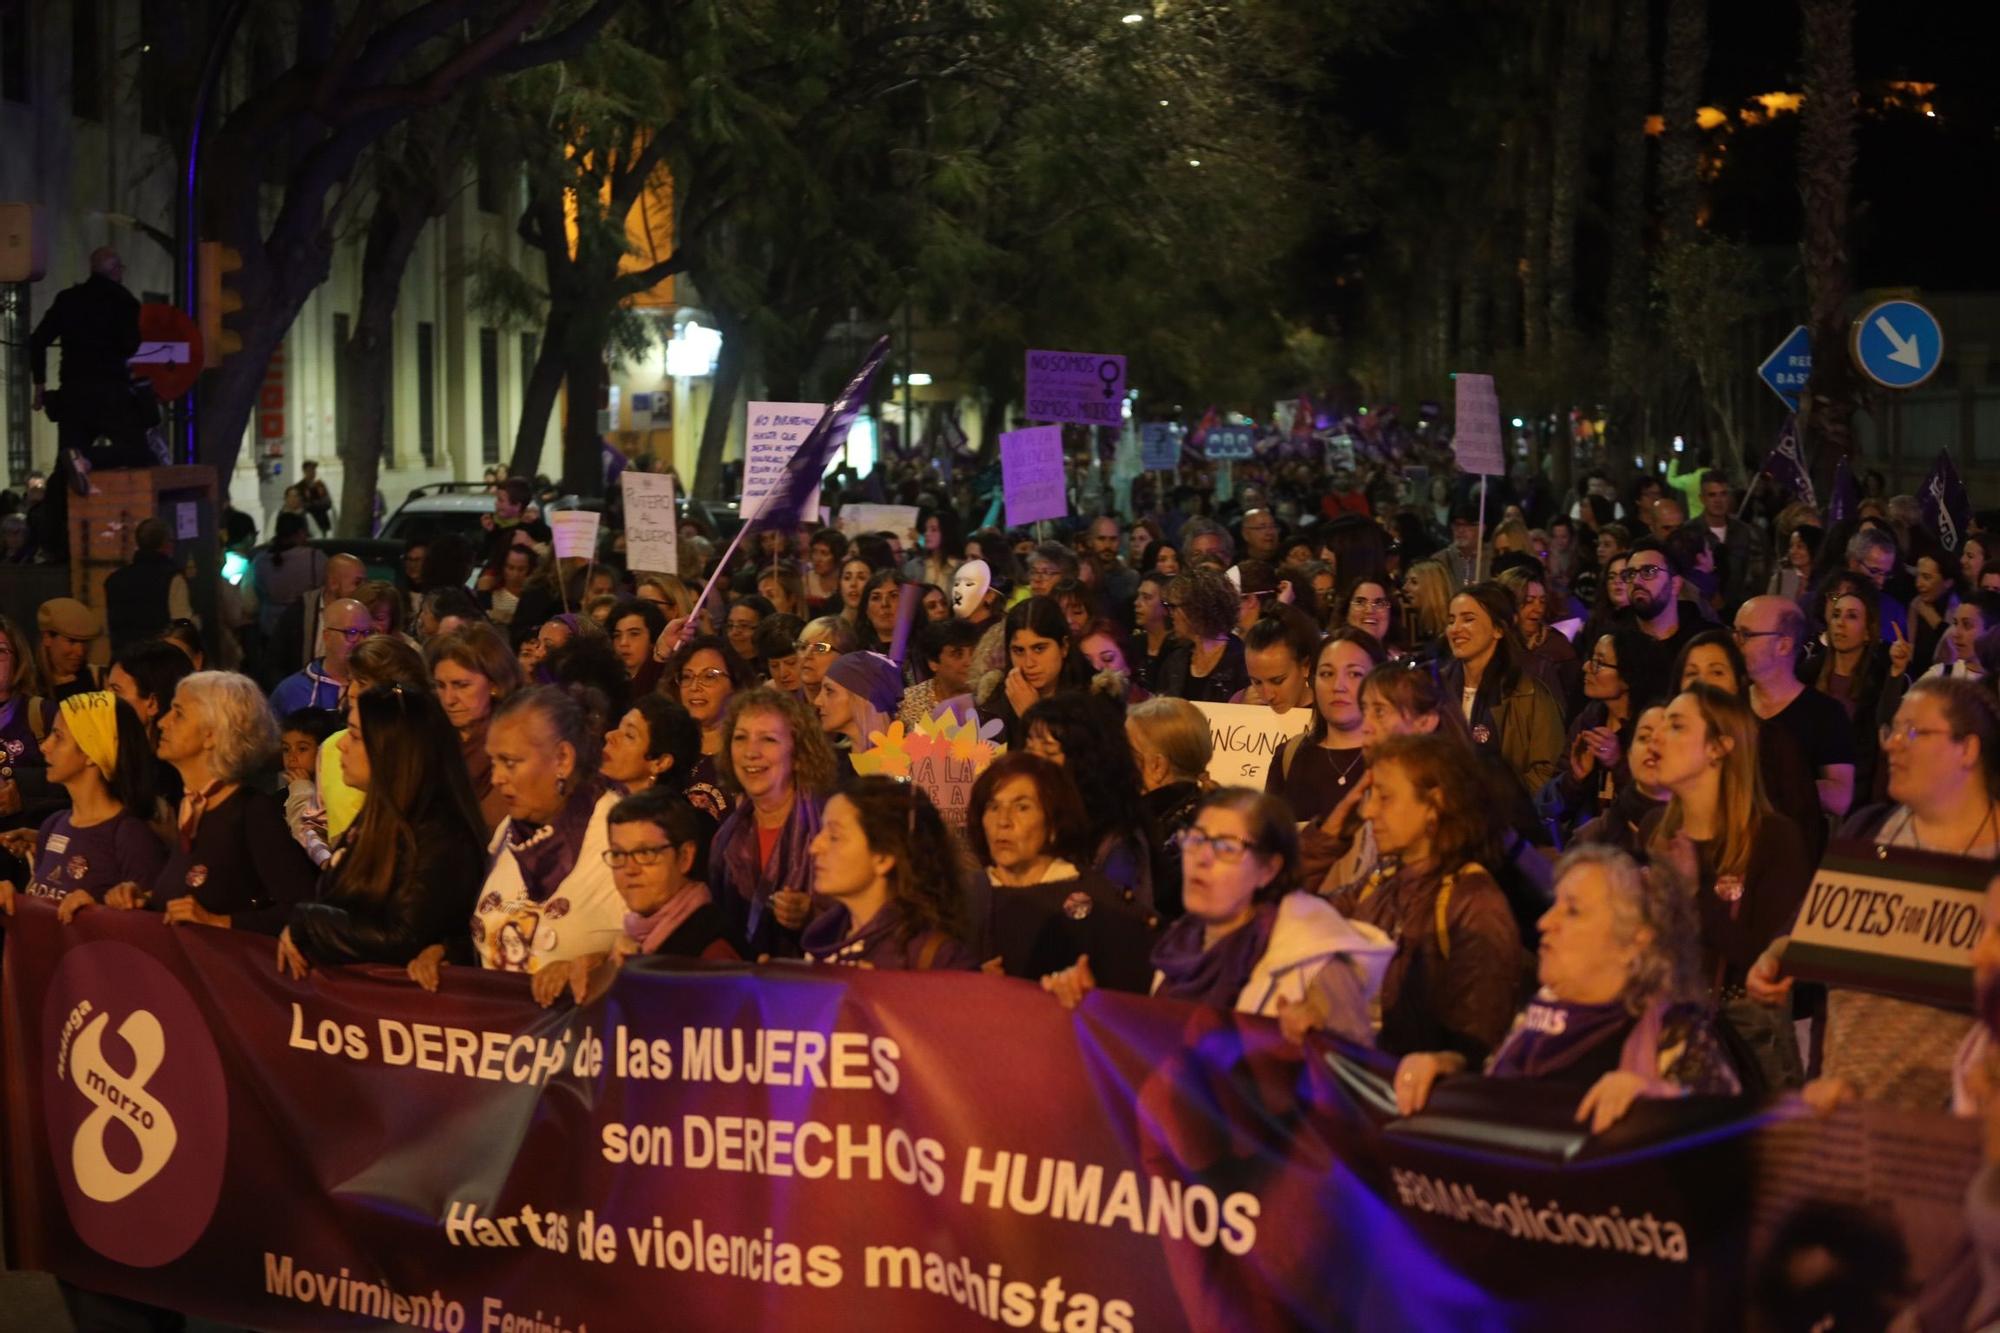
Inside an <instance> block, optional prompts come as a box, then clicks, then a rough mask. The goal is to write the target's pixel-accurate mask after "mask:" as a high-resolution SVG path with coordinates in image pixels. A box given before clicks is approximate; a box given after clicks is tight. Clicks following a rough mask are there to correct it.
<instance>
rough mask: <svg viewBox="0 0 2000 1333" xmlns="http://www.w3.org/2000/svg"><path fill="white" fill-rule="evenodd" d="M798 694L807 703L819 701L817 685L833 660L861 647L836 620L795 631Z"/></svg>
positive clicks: (845, 625) (844, 624) (812, 623)
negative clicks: (797, 647)
mask: <svg viewBox="0 0 2000 1333" xmlns="http://www.w3.org/2000/svg"><path fill="white" fill-rule="evenodd" d="M798 646H799V691H800V693H801V694H803V695H804V696H805V700H806V702H807V703H811V702H812V701H813V700H814V699H816V698H818V697H819V683H820V682H821V681H822V680H825V679H826V669H827V668H828V667H830V666H832V665H833V660H834V659H835V658H836V657H840V656H842V655H843V654H846V653H851V652H854V651H856V650H858V649H859V648H860V647H861V639H860V636H859V635H858V634H856V633H855V630H854V626H852V625H850V624H849V623H848V622H847V621H845V620H843V619H841V618H840V617H839V616H821V617H820V618H819V619H818V620H809V621H807V622H806V627H805V628H804V629H803V630H801V631H799V645H798Z"/></svg>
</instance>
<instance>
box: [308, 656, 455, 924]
mask: <svg viewBox="0 0 2000 1333" xmlns="http://www.w3.org/2000/svg"><path fill="white" fill-rule="evenodd" d="M354 706H355V709H356V711H357V712H358V713H359V715H360V718H361V740H362V744H363V746H364V747H365V748H366V751H367V754H368V799H367V800H366V801H365V802H363V803H362V806H361V818H360V819H359V820H357V821H356V823H355V826H354V836H353V837H352V838H351V839H350V840H349V844H348V848H349V850H348V856H347V860H346V862H345V863H344V864H343V865H342V866H341V869H340V884H341V887H342V888H343V889H345V890H347V891H349V892H352V893H356V894H359V895H360V896H362V897H365V898H375V899H380V898H382V897H384V896H385V895H387V894H388V892H389V891H390V890H391V889H393V888H395V887H396V883H397V881H398V878H399V875H400V874H401V873H406V872H407V870H408V868H409V866H410V864H411V862H412V861H414V860H415V859H416V855H417V837H418V831H417V830H418V825H419V824H424V825H431V824H435V823H440V822H442V823H445V824H448V825H451V826H453V827H454V828H455V829H456V830H457V831H460V832H463V833H464V835H465V836H466V838H467V839H469V840H470V841H472V842H473V843H478V842H480V841H482V836H481V835H482V832H483V830H484V828H485V824H484V822H483V821H482V820H481V819H480V815H479V804H478V802H477V801H475V800H473V797H472V780H471V778H470V777H468V776H467V773H466V768H465V762H464V760H463V759H462V758H461V757H460V755H459V747H458V729H457V728H456V727H454V726H452V725H451V720H450V719H449V718H447V717H446V716H445V715H444V709H443V708H442V707H440V706H439V704H438V701H437V699H436V698H435V697H434V696H432V695H430V694H427V693H424V692H423V691H421V690H413V689H409V688H407V687H404V686H400V685H373V686H370V687H369V688H368V689H366V690H363V691H362V692H361V696H360V698H358V699H356V700H355V701H354ZM346 743H347V744H350V745H351V744H353V738H352V737H351V736H350V737H349V738H348V740H347V742H346ZM425 832H426V834H428V835H430V836H435V830H432V829H428V828H427V829H426V830H425ZM427 887H432V888H442V887H445V886H427Z"/></svg>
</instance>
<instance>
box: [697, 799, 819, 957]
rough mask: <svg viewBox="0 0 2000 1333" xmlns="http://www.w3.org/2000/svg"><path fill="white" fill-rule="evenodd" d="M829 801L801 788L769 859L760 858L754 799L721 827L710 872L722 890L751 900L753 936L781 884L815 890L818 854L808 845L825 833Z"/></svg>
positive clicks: (741, 805)
mask: <svg viewBox="0 0 2000 1333" xmlns="http://www.w3.org/2000/svg"><path fill="white" fill-rule="evenodd" d="M823 804H824V802H823V801H822V800H820V798H818V797H815V796H811V795H808V794H807V793H805V792H798V793H797V794H796V796H795V798H794V801H793V804H792V813H791V816H790V817H789V818H788V819H786V820H785V827H784V828H783V829H782V830H781V831H780V833H779V835H778V846H777V849H776V850H775V851H774V852H772V854H771V863H770V864H769V865H759V864H758V863H757V812H756V809H755V808H754V807H753V806H752V805H751V804H750V802H749V800H747V799H745V800H743V801H740V802H738V803H737V806H736V809H735V810H733V811H731V812H730V815H729V818H728V819H725V820H724V821H723V822H722V827H721V828H719V829H717V830H716V832H715V841H714V842H713V843H712V844H710V847H709V860H710V862H711V865H710V878H712V879H714V880H715V881H716V887H717V889H718V890H720V891H722V892H726V893H734V894H735V895H737V896H738V897H739V898H742V899H743V900H744V901H745V902H747V903H749V904H750V923H749V925H748V926H747V927H746V928H745V930H744V934H745V935H746V936H748V937H750V938H751V939H753V940H754V939H755V938H756V935H757V928H758V926H760V925H761V924H763V919H764V908H765V905H766V904H768V903H769V902H770V901H771V895H772V894H774V893H776V892H777V891H778V890H779V889H801V890H803V891H805V892H807V893H811V892H812V886H813V868H812V855H811V853H810V852H809V851H808V850H807V849H808V848H809V847H810V846H811V844H812V840H813V838H814V837H815V836H816V835H817V834H818V833H819V822H820V808H821V806H822V805H823Z"/></svg>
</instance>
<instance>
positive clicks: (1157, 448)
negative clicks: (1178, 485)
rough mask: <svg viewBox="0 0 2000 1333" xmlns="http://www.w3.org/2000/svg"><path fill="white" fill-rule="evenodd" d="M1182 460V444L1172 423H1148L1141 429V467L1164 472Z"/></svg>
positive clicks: (1149, 470) (1150, 470)
mask: <svg viewBox="0 0 2000 1333" xmlns="http://www.w3.org/2000/svg"><path fill="white" fill-rule="evenodd" d="M1180 459H1181V442H1180V439H1179V438H1178V437H1177V436H1176V435H1175V434H1174V424H1173V423H1172V422H1171V421H1148V422H1147V423H1146V424H1145V425H1143V426H1141V427H1139V466H1140V467H1142V468H1144V469H1145V470H1146V471H1148V472H1164V471H1166V470H1168V469H1170V468H1172V467H1173V466H1174V465H1175V464H1176V463H1178V462H1180Z"/></svg>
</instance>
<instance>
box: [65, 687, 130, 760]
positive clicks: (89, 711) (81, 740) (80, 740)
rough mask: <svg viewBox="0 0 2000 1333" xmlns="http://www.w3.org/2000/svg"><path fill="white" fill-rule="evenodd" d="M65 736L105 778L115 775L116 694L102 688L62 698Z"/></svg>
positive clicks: (116, 750) (116, 747)
mask: <svg viewBox="0 0 2000 1333" xmlns="http://www.w3.org/2000/svg"><path fill="white" fill-rule="evenodd" d="M62 715H63V720H64V721H66V722H68V723H69V737H70V739H71V740H73V741H75V742H76V748H77V749H79V750H81V751H83V757H84V758H86V759H88V760H89V761H90V762H91V763H93V764H96V765H97V771H98V772H100V773H102V774H104V780H105V781H106V782H109V781H110V780H111V779H112V778H114V777H117V776H118V696H117V695H115V694H111V693H108V692H107V691H104V690H93V691H92V692H90V693H89V694H72V695H71V696H69V698H67V699H65V700H63V701H62Z"/></svg>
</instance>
